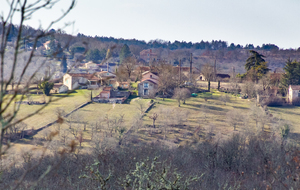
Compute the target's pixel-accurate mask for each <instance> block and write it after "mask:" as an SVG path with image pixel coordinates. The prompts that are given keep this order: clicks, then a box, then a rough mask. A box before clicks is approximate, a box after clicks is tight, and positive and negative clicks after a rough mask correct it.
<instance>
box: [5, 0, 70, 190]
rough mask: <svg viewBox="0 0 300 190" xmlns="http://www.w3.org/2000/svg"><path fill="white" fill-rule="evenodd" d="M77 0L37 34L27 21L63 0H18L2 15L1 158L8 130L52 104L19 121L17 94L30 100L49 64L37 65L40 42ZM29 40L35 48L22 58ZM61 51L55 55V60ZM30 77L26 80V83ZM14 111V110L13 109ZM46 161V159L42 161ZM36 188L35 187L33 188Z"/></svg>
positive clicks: (10, 2)
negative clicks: (27, 29) (32, 87)
mask: <svg viewBox="0 0 300 190" xmlns="http://www.w3.org/2000/svg"><path fill="white" fill-rule="evenodd" d="M75 1H76V0H72V1H71V4H70V6H69V7H68V8H67V9H66V10H65V11H63V12H62V13H61V15H59V14H58V15H55V16H56V18H55V19H54V20H53V21H52V22H51V23H50V24H49V25H48V26H47V27H46V28H45V29H44V30H42V29H39V30H38V31H36V32H34V33H24V31H25V30H24V27H25V25H26V21H27V20H29V19H31V17H32V15H34V14H35V13H36V12H37V11H42V10H45V9H51V8H53V7H54V6H57V5H58V4H59V2H60V0H47V1H40V0H35V1H26V0H25V1H15V0H9V1H6V2H7V3H8V6H9V9H8V11H7V13H6V15H3V14H1V15H0V20H1V27H2V31H1V32H2V33H1V40H0V89H1V93H0V121H1V137H0V155H3V154H4V153H5V152H6V150H4V149H3V143H4V134H5V133H6V131H7V130H9V129H10V128H12V127H13V126H16V125H17V124H19V123H21V122H23V121H24V120H25V119H27V118H29V117H32V116H33V115H35V114H37V113H39V112H40V111H41V110H43V109H44V108H45V107H46V106H48V105H49V103H50V102H52V101H48V102H47V103H46V104H44V105H43V106H40V108H39V109H37V110H36V111H34V112H32V113H29V114H27V115H26V116H24V117H22V118H18V119H16V118H17V116H18V113H19V111H20V105H14V102H15V101H16V98H17V95H19V97H18V99H19V100H20V101H22V100H23V99H24V98H26V94H27V93H28V92H29V89H30V88H29V86H30V84H32V82H33V80H34V77H35V76H36V74H37V73H38V72H40V71H41V70H42V69H43V67H45V64H46V63H47V61H43V62H42V63H41V64H40V65H33V60H34V56H35V55H38V54H39V53H38V52H37V51H36V48H37V46H38V43H39V41H40V40H41V39H42V38H45V37H47V36H50V35H52V33H51V32H49V31H50V29H51V27H53V25H54V24H56V23H58V22H59V21H60V20H61V19H62V18H64V17H65V16H66V15H67V14H68V13H69V12H70V11H71V10H72V9H73V8H74V5H75ZM17 17H19V18H18V19H17ZM14 20H19V25H18V26H17V25H13V23H12V22H13V21H14ZM13 28H14V29H16V30H15V31H16V33H15V34H16V36H15V40H14V47H13V59H12V60H11V62H10V63H9V62H8V61H7V59H6V58H5V57H6V53H7V52H8V46H9V41H10V40H11V39H10V38H11V35H10V34H12V32H13V31H12V29H13ZM24 40H27V41H29V42H31V43H32V48H31V50H30V51H29V52H27V53H26V54H27V55H28V56H27V57H26V58H25V59H23V60H22V59H20V55H21V54H22V53H23V52H24V51H23V50H21V45H22V43H23V42H24ZM55 53H56V54H57V53H58V52H54V54H53V56H54V57H55V56H56V54H55ZM25 78H26V80H24V79H25ZM12 86H13V89H14V92H13V94H10V95H9V94H7V93H6V92H7V91H8V90H9V88H11V87H12ZM10 108H13V109H10ZM41 159H42V158H41ZM39 163H40V162H38V163H36V164H34V165H33V166H32V167H31V168H29V169H28V170H27V171H25V172H24V174H23V175H22V176H21V178H20V180H18V181H17V182H16V183H15V184H14V185H13V186H12V187H11V188H12V189H17V188H18V187H19V185H20V184H21V182H22V181H23V180H24V178H25V176H26V175H27V173H28V172H29V171H30V170H33V169H34V168H36V167H37V166H38V164H39ZM53 167H54V166H51V167H50V168H49V169H50V170H48V172H47V173H45V174H43V176H41V178H40V179H39V180H41V179H42V178H43V177H44V175H46V174H48V173H49V172H50V171H51V170H52V169H53ZM32 188H34V187H32Z"/></svg>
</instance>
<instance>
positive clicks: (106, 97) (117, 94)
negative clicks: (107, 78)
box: [93, 86, 130, 104]
mask: <svg viewBox="0 0 300 190" xmlns="http://www.w3.org/2000/svg"><path fill="white" fill-rule="evenodd" d="M129 96H130V92H129V91H118V90H113V88H112V87H110V86H109V87H104V88H103V90H102V92H101V93H100V94H99V95H98V96H96V97H94V98H93V101H94V102H98V103H119V104H122V103H124V101H125V100H127V98H128V97H129Z"/></svg>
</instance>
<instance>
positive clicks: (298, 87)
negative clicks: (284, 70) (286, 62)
mask: <svg viewBox="0 0 300 190" xmlns="http://www.w3.org/2000/svg"><path fill="white" fill-rule="evenodd" d="M289 88H291V89H292V90H300V85H290V86H289Z"/></svg>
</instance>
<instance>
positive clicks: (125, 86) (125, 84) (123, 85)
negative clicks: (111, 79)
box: [117, 82, 130, 89]
mask: <svg viewBox="0 0 300 190" xmlns="http://www.w3.org/2000/svg"><path fill="white" fill-rule="evenodd" d="M117 85H118V87H119V88H120V89H128V88H129V86H130V83H129V82H117Z"/></svg>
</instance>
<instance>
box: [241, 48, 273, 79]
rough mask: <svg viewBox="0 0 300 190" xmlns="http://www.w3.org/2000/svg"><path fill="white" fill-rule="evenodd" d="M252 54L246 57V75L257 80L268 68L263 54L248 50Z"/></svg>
mask: <svg viewBox="0 0 300 190" xmlns="http://www.w3.org/2000/svg"><path fill="white" fill-rule="evenodd" d="M249 52H250V53H251V54H252V55H250V57H248V59H247V60H246V64H245V69H246V70H247V74H246V75H247V76H248V77H250V78H251V79H252V80H253V81H256V82H257V81H258V80H259V79H260V78H261V77H263V76H264V75H265V74H267V72H268V71H269V70H270V69H269V68H268V65H267V63H266V61H265V59H264V57H265V56H264V55H262V54H259V53H258V52H256V51H254V50H250V51H249Z"/></svg>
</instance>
